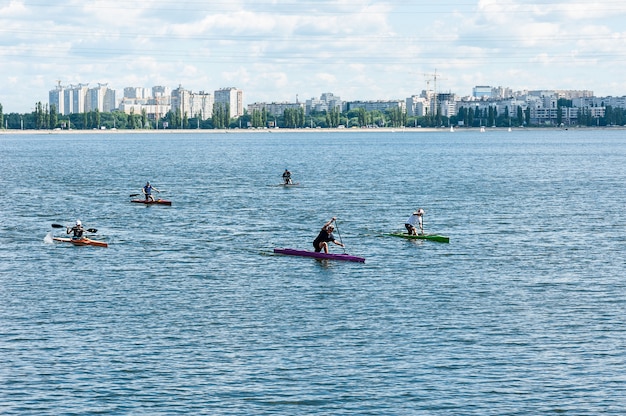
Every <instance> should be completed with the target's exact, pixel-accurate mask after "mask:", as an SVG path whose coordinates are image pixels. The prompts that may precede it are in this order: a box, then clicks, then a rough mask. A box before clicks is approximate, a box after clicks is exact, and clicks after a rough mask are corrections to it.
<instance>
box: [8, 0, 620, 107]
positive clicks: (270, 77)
mask: <svg viewBox="0 0 626 416" xmlns="http://www.w3.org/2000/svg"><path fill="white" fill-rule="evenodd" d="M625 21H626V1H624V0H597V1H595V2H590V1H589V0H568V1H561V0H545V1H523V0H442V1H433V0H430V1H422V0H386V1H383V0H338V1H331V0H254V1H248V0H218V1H211V0H178V1H171V0H150V1H144V2H136V1H118V0H106V1H104V0H101V1H91V0H65V1H64V0H57V1H49V0H0V104H2V106H3V112H4V113H5V114H8V113H11V112H18V113H26V112H31V111H33V109H34V108H35V105H36V103H37V102H42V103H44V104H46V103H48V92H49V91H50V90H52V89H54V88H55V86H56V85H58V83H59V82H60V83H61V85H70V84H78V83H83V84H89V86H97V85H98V84H99V83H102V84H108V86H109V88H112V89H115V90H116V91H117V95H118V98H121V95H122V92H123V89H124V88H125V87H146V88H150V87H152V86H155V85H163V86H169V87H171V88H177V87H178V86H182V87H183V88H185V89H187V90H191V91H192V92H200V91H204V92H213V91H215V90H217V89H219V88H225V87H236V88H238V89H241V90H243V92H244V105H247V104H250V103H254V102H295V101H296V100H298V101H300V102H303V101H306V100H307V99H310V98H319V97H320V95H321V94H322V93H326V92H332V93H333V94H335V95H337V96H339V97H340V98H341V99H342V100H346V101H354V100H392V99H402V100H404V99H405V98H407V97H410V96H411V95H418V94H420V93H421V91H422V90H425V89H435V88H436V90H437V91H438V92H453V93H455V94H458V95H460V96H469V95H471V94H472V88H473V87H474V86H477V85H489V86H493V87H497V86H502V87H508V88H511V89H513V90H514V91H518V90H554V89H576V90H591V91H593V92H594V93H595V95H597V96H608V95H612V96H623V95H626V71H625V70H624V69H625V67H626V25H625V24H624V23H623V22H625Z"/></svg>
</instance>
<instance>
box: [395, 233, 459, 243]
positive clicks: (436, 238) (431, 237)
mask: <svg viewBox="0 0 626 416" xmlns="http://www.w3.org/2000/svg"><path fill="white" fill-rule="evenodd" d="M385 235H390V236H393V237H402V238H406V239H408V240H430V241H437V242H439V243H449V242H450V237H446V236H443V235H438V234H418V235H409V234H407V233H389V234H385Z"/></svg>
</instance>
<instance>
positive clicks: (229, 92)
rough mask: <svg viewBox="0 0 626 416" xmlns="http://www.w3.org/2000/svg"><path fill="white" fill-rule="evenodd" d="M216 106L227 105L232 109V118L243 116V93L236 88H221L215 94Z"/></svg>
mask: <svg viewBox="0 0 626 416" xmlns="http://www.w3.org/2000/svg"><path fill="white" fill-rule="evenodd" d="M214 102H215V104H226V105H228V108H229V109H230V117H241V116H242V115H243V91H242V90H239V89H237V88H235V87H229V88H220V89H219V90H217V91H215V93H214Z"/></svg>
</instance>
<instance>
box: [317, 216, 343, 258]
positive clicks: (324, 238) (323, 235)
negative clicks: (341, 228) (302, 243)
mask: <svg viewBox="0 0 626 416" xmlns="http://www.w3.org/2000/svg"><path fill="white" fill-rule="evenodd" d="M335 219H336V218H335V217H332V218H331V220H330V221H328V222H327V223H326V224H324V226H323V227H322V230H321V231H320V233H319V234H318V235H317V238H315V240H313V247H314V248H315V252H316V253H319V252H320V251H322V250H324V253H328V243H329V242H333V243H335V244H337V245H338V246H341V247H345V246H344V245H343V243H341V242H339V241H337V240H335V236H334V235H333V231H334V230H335V227H333V225H332V224H333V221H335Z"/></svg>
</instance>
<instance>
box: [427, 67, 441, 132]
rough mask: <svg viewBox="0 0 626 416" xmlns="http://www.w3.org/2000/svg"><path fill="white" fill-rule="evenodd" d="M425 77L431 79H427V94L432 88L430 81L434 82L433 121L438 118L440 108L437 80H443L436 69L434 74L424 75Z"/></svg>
mask: <svg viewBox="0 0 626 416" xmlns="http://www.w3.org/2000/svg"><path fill="white" fill-rule="evenodd" d="M423 75H424V76H425V77H429V78H427V79H426V92H427V93H428V88H429V87H430V81H433V105H432V110H431V115H432V117H433V120H435V119H436V118H437V112H438V111H439V108H438V107H437V80H438V79H440V78H441V76H440V75H439V74H437V69H436V68H435V72H434V73H433V74H428V73H423Z"/></svg>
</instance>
